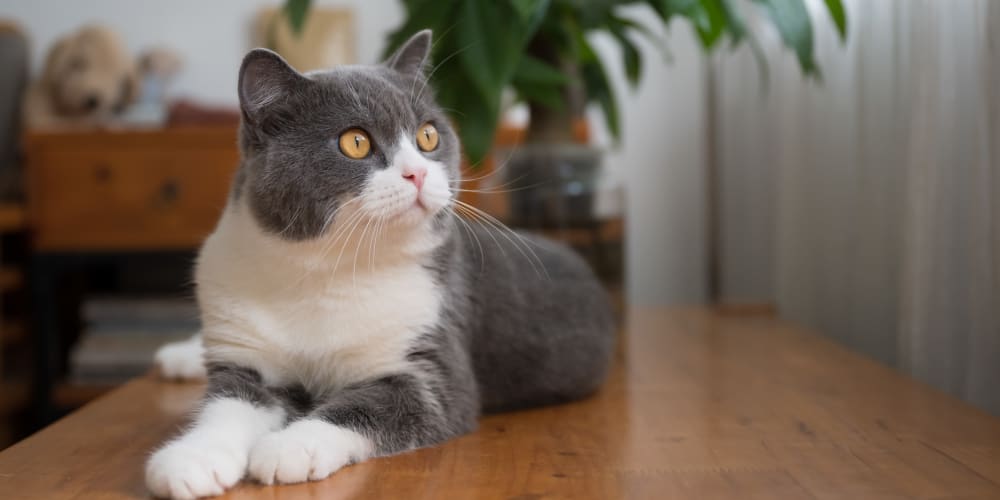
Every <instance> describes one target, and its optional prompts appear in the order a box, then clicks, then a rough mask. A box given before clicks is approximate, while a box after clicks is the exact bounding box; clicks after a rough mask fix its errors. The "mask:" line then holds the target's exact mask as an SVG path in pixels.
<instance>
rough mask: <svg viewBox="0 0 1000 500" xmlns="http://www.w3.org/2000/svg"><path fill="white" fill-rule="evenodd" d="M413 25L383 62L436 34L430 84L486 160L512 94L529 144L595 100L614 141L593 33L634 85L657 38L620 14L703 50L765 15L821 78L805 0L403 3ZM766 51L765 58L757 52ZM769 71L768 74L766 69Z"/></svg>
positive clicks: (298, 11) (561, 137) (610, 103)
mask: <svg viewBox="0 0 1000 500" xmlns="http://www.w3.org/2000/svg"><path fill="white" fill-rule="evenodd" d="M400 1H401V2H402V3H403V6H404V8H405V9H406V19H405V21H404V22H403V24H402V25H401V26H399V27H398V28H397V29H396V30H395V31H394V32H393V33H391V34H390V35H389V40H388V44H387V46H386V49H385V54H386V55H388V54H389V53H391V52H392V51H393V50H395V49H396V48H397V47H398V46H399V44H401V43H402V42H403V41H405V40H406V39H407V38H409V36H410V35H412V34H413V33H416V32H417V31H419V30H421V29H424V28H430V29H433V30H434V34H435V37H436V41H435V44H434V48H433V53H432V59H433V60H434V61H435V64H436V66H434V68H433V69H432V72H431V79H432V83H433V84H434V86H435V87H436V88H437V89H438V100H439V101H440V102H441V105H442V106H444V107H445V108H447V109H448V111H449V112H450V113H451V116H452V119H453V120H454V121H455V123H456V125H457V126H458V128H459V133H460V135H461V137H462V143H463V145H464V148H465V152H466V155H467V156H468V157H469V158H470V159H471V160H473V161H478V160H480V159H481V158H482V157H483V155H485V154H486V153H487V151H489V149H490V146H491V144H492V140H493V135H494V132H495V131H496V126H497V122H498V119H499V116H500V112H501V109H500V106H501V97H502V95H503V92H504V90H505V89H507V88H512V89H513V90H514V91H515V92H516V95H517V96H518V97H519V98H520V99H522V100H523V101H525V102H526V103H527V104H528V106H529V107H530V109H531V116H532V120H531V124H530V125H529V130H528V133H527V137H526V139H527V142H547V143H552V142H566V141H569V140H570V139H571V135H570V133H571V132H570V130H571V127H570V122H571V120H572V119H573V118H574V117H575V116H579V115H580V114H581V112H582V110H583V107H584V106H585V105H586V104H587V103H588V102H594V101H596V102H597V103H599V104H600V106H601V108H602V109H603V111H604V118H605V120H606V122H607V125H608V130H609V131H610V132H611V134H612V135H613V136H614V137H615V138H616V139H617V138H618V134H619V125H618V108H617V104H616V100H615V96H614V90H613V88H612V87H611V85H610V84H609V82H608V77H607V71H606V64H605V63H604V61H602V60H601V58H600V57H599V55H598V54H597V53H596V52H595V51H594V49H593V47H592V46H591V44H590V42H589V41H588V40H587V38H586V35H587V34H588V33H590V32H594V31H605V32H608V33H610V34H611V35H612V36H613V37H614V39H615V40H617V41H618V43H619V44H620V46H621V50H622V57H621V60H622V64H623V66H624V71H625V75H626V77H627V78H628V81H629V82H630V83H631V84H632V85H635V84H637V83H638V82H639V80H640V79H641V77H642V67H643V59H642V55H641V53H640V52H639V49H638V48H637V47H636V45H635V43H634V41H633V40H634V38H633V37H635V36H637V35H638V36H645V37H648V38H650V39H652V40H653V41H654V42H655V43H657V44H658V45H662V43H663V41H662V40H658V39H657V38H656V36H655V35H653V34H652V33H651V32H650V31H649V30H648V29H647V28H646V27H645V26H643V25H641V24H639V23H636V22H635V21H633V20H631V19H629V18H627V17H624V16H622V15H620V13H619V12H618V11H619V7H622V6H625V5H646V6H648V7H649V8H651V9H652V10H653V11H654V12H655V13H656V15H657V18H658V19H659V20H660V21H662V22H663V23H665V24H666V23H669V22H671V21H673V20H674V19H682V20H685V21H687V22H689V23H690V24H691V25H692V26H693V27H694V29H695V31H696V33H697V35H698V40H699V41H700V42H701V45H702V46H703V47H704V48H705V49H706V50H711V49H713V48H715V47H717V46H719V45H720V44H721V43H722V42H724V41H725V40H727V39H728V40H729V41H730V42H731V44H732V45H733V46H736V45H739V44H741V43H744V42H746V43H749V44H750V45H751V46H752V47H754V48H755V51H757V50H758V49H757V46H756V43H755V39H754V35H753V33H752V32H751V31H750V30H749V29H748V28H747V24H746V23H745V21H744V19H745V15H744V14H745V9H746V8H747V7H750V6H754V5H755V6H757V7H759V8H760V9H762V10H763V11H764V13H765V14H766V16H767V18H768V19H769V20H771V21H772V22H773V24H774V26H775V27H776V28H777V30H778V32H779V33H780V35H781V38H782V40H783V41H784V43H785V45H786V46H787V47H788V48H790V49H791V50H793V51H794V52H795V55H796V57H797V58H798V61H799V64H800V66H801V68H802V71H803V72H804V73H805V74H807V75H817V76H818V74H819V68H818V67H817V66H816V63H815V60H814V59H813V29H812V24H811V21H810V18H809V14H808V12H807V9H806V6H805V1H806V0H400ZM311 3H312V2H311V0H286V1H285V4H284V7H283V14H284V16H285V18H286V19H287V20H288V22H289V23H290V24H291V27H292V29H293V31H295V32H298V31H300V30H301V29H302V27H303V26H304V25H305V21H306V17H307V16H308V13H309V7H310V5H311ZM823 3H824V6H825V8H826V11H827V12H828V13H829V14H830V18H831V20H832V21H833V23H834V24H835V26H836V28H837V31H838V33H839V34H840V36H841V38H843V37H844V36H846V32H847V18H846V11H845V10H844V6H843V4H842V2H841V0H823ZM758 52H759V51H758ZM761 68H762V70H764V71H766V66H764V64H763V63H761Z"/></svg>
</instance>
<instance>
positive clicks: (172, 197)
mask: <svg viewBox="0 0 1000 500" xmlns="http://www.w3.org/2000/svg"><path fill="white" fill-rule="evenodd" d="M180 197H181V186H180V184H179V183H178V182H177V181H176V180H173V179H171V180H168V181H167V182H164V183H163V185H162V186H160V191H159V193H157V199H156V205H157V206H159V207H169V206H170V205H173V204H174V202H176V201H177V200H178V199H180Z"/></svg>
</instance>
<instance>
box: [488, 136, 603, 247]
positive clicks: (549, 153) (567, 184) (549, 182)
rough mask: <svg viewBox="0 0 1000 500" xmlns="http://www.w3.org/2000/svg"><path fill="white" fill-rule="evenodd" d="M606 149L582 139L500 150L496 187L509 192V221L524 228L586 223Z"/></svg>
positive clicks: (590, 221) (590, 220) (591, 219)
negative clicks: (580, 140) (573, 142)
mask: <svg viewBox="0 0 1000 500" xmlns="http://www.w3.org/2000/svg"><path fill="white" fill-rule="evenodd" d="M603 156H604V152H603V151H602V150H601V149H599V148H595V147H593V146H586V145H579V144H526V145H523V146H519V147H516V148H514V149H509V150H506V151H500V152H499V153H498V155H497V158H496V160H497V165H498V168H499V169H500V172H499V174H500V175H497V176H495V177H498V179H497V181H498V182H497V183H498V184H500V185H502V188H501V187H499V186H498V189H503V190H504V191H507V192H508V196H509V198H508V199H509V206H508V213H507V217H508V222H509V223H510V224H511V225H513V226H517V227H521V228H526V229H542V230H546V229H566V228H586V227H590V226H591V225H593V223H594V222H595V221H596V220H597V214H596V212H595V202H596V193H597V187H598V186H597V184H598V181H599V179H600V175H601V164H602V163H601V161H602V159H603Z"/></svg>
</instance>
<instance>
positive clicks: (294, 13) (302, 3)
mask: <svg viewBox="0 0 1000 500" xmlns="http://www.w3.org/2000/svg"><path fill="white" fill-rule="evenodd" d="M311 3H312V0H285V6H284V8H283V9H282V10H283V11H284V13H285V17H287V18H288V24H289V25H290V26H291V27H292V33H293V34H295V36H298V35H301V34H302V28H303V27H305V25H306V17H307V16H308V15H309V5H310V4H311Z"/></svg>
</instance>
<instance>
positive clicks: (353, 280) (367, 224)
mask: <svg viewBox="0 0 1000 500" xmlns="http://www.w3.org/2000/svg"><path fill="white" fill-rule="evenodd" d="M373 220H374V219H373V218H372V217H368V222H365V228H364V229H363V230H362V231H361V236H359V237H358V243H357V245H355V246H354V260H353V269H352V270H351V283H352V285H353V286H354V289H355V290H357V288H358V252H359V251H360V250H361V245H362V244H364V241H365V234H367V233H368V228H369V227H371V225H372V221H373Z"/></svg>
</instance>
